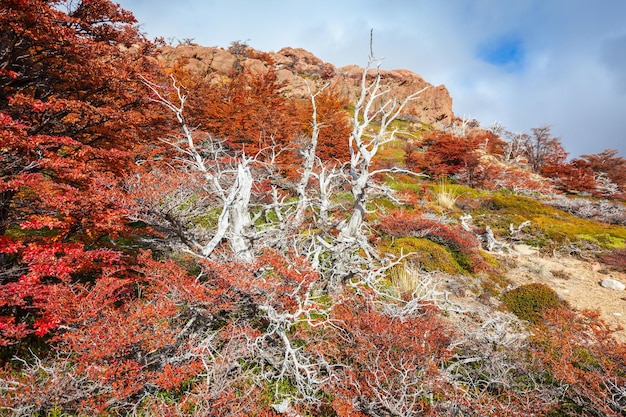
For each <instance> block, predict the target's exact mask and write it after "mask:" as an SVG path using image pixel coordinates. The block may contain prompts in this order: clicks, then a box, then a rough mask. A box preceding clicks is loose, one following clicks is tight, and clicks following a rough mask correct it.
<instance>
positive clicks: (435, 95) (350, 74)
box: [160, 45, 454, 124]
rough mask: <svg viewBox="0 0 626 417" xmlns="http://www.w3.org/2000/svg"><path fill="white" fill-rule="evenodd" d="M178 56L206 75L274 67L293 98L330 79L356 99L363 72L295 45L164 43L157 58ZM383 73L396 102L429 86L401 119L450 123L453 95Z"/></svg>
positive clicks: (408, 76)
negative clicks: (273, 48)
mask: <svg viewBox="0 0 626 417" xmlns="http://www.w3.org/2000/svg"><path fill="white" fill-rule="evenodd" d="M179 58H185V59H187V61H188V63H187V68H188V69H190V70H191V71H193V72H195V73H198V74H200V75H202V76H204V77H207V78H209V79H212V78H214V77H218V76H223V75H229V74H231V73H232V72H233V71H234V70H237V69H240V68H245V69H249V70H251V71H257V72H264V71H268V70H269V69H270V68H273V69H275V70H276V72H277V77H278V80H279V81H281V82H284V83H285V93H286V94H289V95H291V96H294V97H306V96H307V94H308V89H307V85H306V83H307V82H311V81H315V82H316V83H322V82H326V81H330V83H331V84H332V85H333V86H334V87H335V88H336V89H337V91H339V92H340V93H341V94H342V95H343V96H344V97H345V98H347V99H348V100H349V102H351V103H354V102H355V101H356V98H357V94H358V92H359V88H360V86H359V84H360V80H361V75H362V73H363V68H360V67H358V66H356V65H348V66H345V67H340V68H337V67H335V66H334V65H332V64H330V63H327V62H323V61H322V60H321V59H319V58H317V57H316V56H315V55H313V54H312V53H310V52H308V51H306V50H304V49H299V48H283V49H281V50H280V51H278V52H270V53H263V52H258V51H255V50H253V49H252V48H249V47H244V48H239V49H234V48H229V50H225V49H222V48H215V47H202V46H197V45H180V46H178V47H176V48H174V47H169V46H167V47H163V48H162V49H161V54H160V59H161V60H162V61H163V62H164V64H165V65H170V64H172V63H173V62H175V60H177V59H179ZM371 71H372V73H373V72H374V70H371ZM381 75H382V84H383V86H384V87H385V88H388V89H390V94H391V96H393V97H396V98H398V99H399V100H402V99H404V98H405V97H407V96H408V95H409V94H412V93H413V92H415V91H419V90H421V89H423V88H425V87H429V88H428V89H426V90H425V91H424V92H422V93H421V94H420V96H419V97H418V98H417V99H415V100H413V101H411V102H410V103H409V104H408V105H407V107H406V108H405V110H404V112H403V116H404V117H406V118H411V119H413V120H419V121H421V122H423V123H427V124H434V123H437V122H443V123H449V122H450V121H451V120H452V118H453V116H454V114H453V112H452V98H451V97H450V94H449V93H448V90H447V89H446V87H445V86H444V85H439V86H433V85H431V84H429V83H427V82H426V81H425V80H424V79H423V78H422V77H420V76H419V75H417V74H415V73H413V72H411V71H408V70H391V71H381Z"/></svg>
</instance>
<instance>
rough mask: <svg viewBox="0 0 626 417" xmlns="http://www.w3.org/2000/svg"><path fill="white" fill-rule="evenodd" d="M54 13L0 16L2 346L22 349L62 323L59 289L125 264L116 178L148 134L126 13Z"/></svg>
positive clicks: (144, 59) (101, 9)
mask: <svg viewBox="0 0 626 417" xmlns="http://www.w3.org/2000/svg"><path fill="white" fill-rule="evenodd" d="M56 6H57V4H56V2H49V1H41V0H31V1H6V2H2V6H1V7H2V11H1V12H0V25H1V26H2V28H3V31H2V33H1V34H0V42H1V43H2V45H6V50H5V51H4V53H3V54H2V57H1V58H0V59H1V62H0V67H2V68H4V69H5V71H3V72H2V73H1V74H0V91H1V92H2V93H1V94H0V241H1V242H2V243H3V245H2V247H1V248H0V269H1V272H2V275H3V279H2V282H1V285H0V293H1V294H2V297H1V301H0V316H2V319H1V322H2V323H3V325H2V329H1V330H0V340H1V343H2V344H3V345H8V344H15V345H16V346H17V347H19V346H20V345H21V343H22V341H21V339H23V338H26V337H32V336H40V337H41V336H45V335H46V334H48V333H49V332H50V331H52V330H54V329H55V328H58V327H60V326H63V325H66V324H67V323H66V322H65V321H64V319H65V317H64V316H59V315H57V314H55V313H54V312H52V311H51V310H54V308H55V307H54V306H55V302H56V301H57V300H56V299H55V298H54V297H55V295H56V293H57V291H60V288H63V287H66V286H68V285H72V284H74V283H78V282H93V281H95V280H97V279H99V278H100V277H102V276H107V275H108V274H110V273H112V271H116V270H117V268H119V267H120V266H121V265H123V262H121V261H120V259H121V255H120V253H119V252H118V250H117V249H116V250H110V249H108V248H109V247H110V246H112V245H111V243H112V242H113V241H114V240H115V239H118V238H119V237H121V236H123V235H127V234H130V230H129V228H128V227H127V225H126V223H127V222H126V215H127V213H126V211H125V210H124V209H123V208H121V207H120V205H119V200H120V196H121V188H120V181H121V178H122V175H124V174H125V173H127V172H128V171H129V170H130V169H131V167H132V166H133V165H134V164H133V162H134V158H135V155H134V154H133V152H132V151H133V150H136V149H138V148H139V146H140V145H141V143H142V141H141V140H140V137H142V135H144V134H145V133H147V132H148V131H150V129H149V128H148V126H147V125H146V124H147V122H148V121H149V117H150V116H149V115H148V113H147V112H148V110H149V106H145V98H146V96H145V94H143V93H142V91H143V87H142V85H141V83H140V82H139V76H140V75H141V74H145V73H146V72H149V71H151V70H152V66H151V64H149V62H150V61H149V57H148V54H149V52H150V49H151V45H150V44H149V43H146V42H144V39H143V37H142V36H141V35H140V34H139V32H138V31H137V30H136V28H135V27H134V26H133V25H134V23H135V20H134V18H133V16H132V15H131V14H130V13H128V12H126V11H124V10H122V9H120V8H119V6H117V5H115V4H114V3H111V2H110V1H106V0H95V1H89V2H86V1H83V2H71V3H68V4H67V5H66V6H67V12H64V11H62V10H61V8H60V7H56ZM131 45H133V46H132V48H130V47H131ZM129 48H130V49H129ZM17 347H16V348H17ZM7 352H10V351H6V352H3V356H4V355H6V354H7ZM2 359H3V360H4V357H3V358H2Z"/></svg>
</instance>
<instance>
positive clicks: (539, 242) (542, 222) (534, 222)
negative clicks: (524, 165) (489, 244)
mask: <svg viewBox="0 0 626 417" xmlns="http://www.w3.org/2000/svg"><path fill="white" fill-rule="evenodd" d="M472 215H473V217H474V221H475V224H476V225H478V226H487V225H489V226H490V227H491V228H492V229H493V230H494V232H495V233H496V235H499V236H508V235H509V234H510V231H509V225H510V224H513V225H514V226H518V225H520V224H521V223H523V222H525V221H527V220H529V221H530V226H527V227H525V228H524V229H523V233H524V243H526V244H529V245H532V246H536V247H540V248H546V249H555V248H559V247H560V246H563V245H569V244H572V243H576V242H582V241H584V242H587V243H592V244H595V245H597V246H599V247H600V248H604V249H616V248H623V247H626V227H624V226H619V225H611V224H605V223H600V222H598V221H595V220H591V219H581V218H578V217H576V216H574V215H572V214H570V213H567V212H565V211H562V210H559V209H557V208H554V207H552V206H549V205H544V204H542V203H541V201H539V200H536V199H533V198H529V197H523V196H514V195H502V194H495V195H491V196H489V197H486V198H483V199H482V200H481V204H480V207H479V208H478V209H476V210H474V211H473V212H472Z"/></svg>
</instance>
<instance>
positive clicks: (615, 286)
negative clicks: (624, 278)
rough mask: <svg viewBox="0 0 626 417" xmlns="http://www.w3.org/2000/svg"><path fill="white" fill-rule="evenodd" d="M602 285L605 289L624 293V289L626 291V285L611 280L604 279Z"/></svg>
mask: <svg viewBox="0 0 626 417" xmlns="http://www.w3.org/2000/svg"><path fill="white" fill-rule="evenodd" d="M600 285H601V286H602V287H604V288H608V289H610V290H616V291H624V289H626V285H624V284H622V283H621V282H619V281H616V280H614V279H610V278H607V279H603V280H602V281H600Z"/></svg>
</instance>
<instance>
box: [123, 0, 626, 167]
mask: <svg viewBox="0 0 626 417" xmlns="http://www.w3.org/2000/svg"><path fill="white" fill-rule="evenodd" d="M120 3H121V4H122V7H125V8H127V9H128V10H130V11H132V12H134V13H135V15H136V17H137V18H138V20H139V21H140V22H141V23H144V29H145V30H146V31H148V32H149V35H150V36H164V37H166V38H167V37H175V38H178V39H182V38H194V39H195V41H196V42H198V43H200V44H202V45H206V46H212V45H217V46H228V45H229V44H230V42H232V41H235V40H240V41H248V40H249V43H250V45H251V46H253V47H255V48H257V49H261V50H266V51H269V50H278V49H280V48H282V47H284V46H292V47H302V48H305V49H308V50H310V51H311V52H313V53H314V54H316V55H317V56H319V57H320V58H321V59H323V60H325V61H329V62H331V63H333V64H335V65H338V66H342V65H346V64H358V65H364V64H365V62H366V61H367V54H368V47H369V45H368V42H369V38H368V37H369V30H370V28H373V29H374V32H375V38H374V46H375V52H376V53H377V54H378V55H381V56H384V57H385V58H386V60H385V61H384V62H383V66H384V67H385V68H389V69H391V68H407V69H410V70H412V71H414V72H416V73H418V74H420V75H422V76H423V77H424V78H425V79H426V80H427V81H429V82H431V83H433V84H445V85H446V86H447V87H448V89H449V90H450V93H451V95H452V98H453V100H454V103H455V104H454V110H455V112H456V113H457V114H458V115H461V116H463V115H467V116H469V115H471V116H472V117H477V118H478V119H479V120H480V121H481V122H482V123H483V125H489V124H490V123H491V122H493V121H495V120H498V121H501V122H502V123H504V124H505V125H506V126H507V127H509V128H511V129H512V130H518V131H520V130H523V131H528V130H529V129H530V128H531V127H537V126H539V125H542V124H549V125H552V126H553V133H554V134H557V135H560V136H561V137H562V140H563V143H564V145H565V147H566V148H567V149H568V150H569V151H570V152H571V154H572V155H573V156H577V155H578V154H580V153H594V152H600V151H602V150H603V149H605V148H615V149H618V150H619V151H620V153H621V154H622V155H626V140H624V139H625V134H624V132H626V117H624V111H625V109H626V75H625V74H626V58H625V57H626V52H625V49H626V2H623V1H621V0H596V1H595V2H589V1H587V0H569V1H567V2H563V1H559V0H516V1H514V2H503V1H501V0H481V1H475V0H448V1H445V2H440V1H436V0H429V1H419V2H416V1H411V0H388V1H384V2H383V1H380V0H376V1H374V0H361V1H357V0H342V1H340V2H338V1H334V0H332V1H331V0H318V1H317V2H310V1H305V0H289V1H287V0H283V1H281V0H265V1H263V2H261V1H256V0H229V1H224V0H213V1H201V0H189V1H179V2H171V1H162V0H156V1H149V2H148V1H145V0H121V1H120ZM507 36H508V37H513V38H514V40H515V41H516V42H517V46H518V47H519V48H522V50H523V55H522V56H521V58H520V59H521V61H520V63H519V65H518V66H516V67H515V68H514V69H515V71H511V68H510V67H509V68H507V67H506V65H505V66H498V65H494V64H488V63H486V62H484V58H485V56H484V53H483V56H481V47H483V48H484V45H487V44H489V43H490V42H497V41H498V40H499V39H502V38H503V37H505V38H506V37H507ZM483 52H484V51H483Z"/></svg>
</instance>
